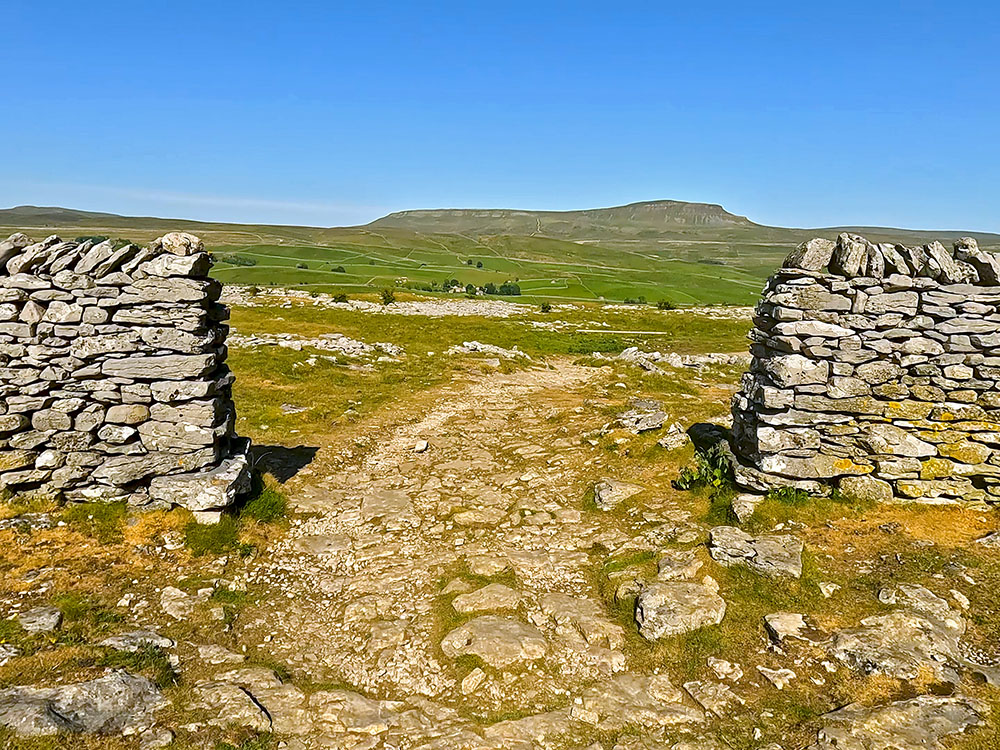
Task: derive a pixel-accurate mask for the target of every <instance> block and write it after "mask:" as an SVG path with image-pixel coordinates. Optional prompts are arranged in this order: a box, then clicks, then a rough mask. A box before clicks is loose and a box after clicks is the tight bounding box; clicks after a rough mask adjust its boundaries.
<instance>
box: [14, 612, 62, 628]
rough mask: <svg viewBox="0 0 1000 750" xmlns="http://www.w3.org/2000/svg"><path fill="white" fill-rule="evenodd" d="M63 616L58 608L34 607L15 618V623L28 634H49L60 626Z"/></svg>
mask: <svg viewBox="0 0 1000 750" xmlns="http://www.w3.org/2000/svg"><path fill="white" fill-rule="evenodd" d="M62 619H63V614H62V611H61V610H60V609H59V608H58V607H35V608H34V609H29V610H28V611H27V612H22V613H21V614H19V615H18V616H17V621H18V623H19V624H20V625H21V627H22V628H24V630H25V631H26V632H28V633H49V632H51V631H53V630H58V629H59V626H60V625H62Z"/></svg>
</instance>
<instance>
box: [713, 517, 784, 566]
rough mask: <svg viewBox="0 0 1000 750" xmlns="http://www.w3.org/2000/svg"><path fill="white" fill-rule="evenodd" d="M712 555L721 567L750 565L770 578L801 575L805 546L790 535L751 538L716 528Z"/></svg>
mask: <svg viewBox="0 0 1000 750" xmlns="http://www.w3.org/2000/svg"><path fill="white" fill-rule="evenodd" d="M708 544H709V547H708V549H709V552H710V554H711V555H712V558H713V559H715V560H716V561H717V562H719V563H720V564H722V565H725V566H727V567H728V566H730V565H738V564H742V565H747V566H748V567H750V568H752V569H753V570H756V571H757V572H758V573H762V574H764V575H766V576H770V577H772V578H773V577H779V576H790V577H792V578H799V577H800V576H801V575H802V542H801V541H799V540H798V539H796V538H795V537H794V536H791V535H789V534H765V535H762V536H759V537H752V536H750V535H749V534H747V533H746V532H744V531H742V530H740V529H738V528H736V527H735V526H716V527H715V528H714V529H712V531H711V533H710V534H709V543H708Z"/></svg>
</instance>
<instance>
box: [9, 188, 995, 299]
mask: <svg viewBox="0 0 1000 750" xmlns="http://www.w3.org/2000/svg"><path fill="white" fill-rule="evenodd" d="M0 227H2V228H4V229H5V230H7V231H8V233H9V232H12V231H15V230H23V231H25V232H26V233H27V234H28V235H29V236H32V237H42V236H45V235H48V234H53V233H58V234H63V235H65V236H67V237H77V236H83V235H106V236H114V237H125V238H127V239H130V240H133V241H136V242H145V241H148V240H150V239H152V238H154V237H156V236H158V235H160V234H163V233H164V232H167V231H172V230H186V231H190V232H193V233H195V234H198V235H199V236H200V237H201V238H202V239H203V240H204V241H205V243H206V245H207V246H208V247H209V249H210V250H212V252H213V253H214V254H215V255H216V258H217V259H218V261H219V262H218V264H217V266H216V269H215V275H216V276H217V277H218V278H219V279H221V280H222V281H225V282H230V283H245V284H255V285H258V286H263V285H268V284H277V285H284V286H304V287H308V288H310V289H316V290H322V291H334V290H335V291H344V292H346V293H349V294H351V293H366V292H367V293H371V292H375V291H377V290H378V289H380V288H383V287H392V286H403V287H407V288H410V289H413V290H415V291H424V292H428V293H432V291H431V290H432V284H437V285H439V284H440V283H441V282H442V281H444V280H446V279H457V280H458V281H459V282H461V284H463V285H465V284H468V283H471V284H474V285H476V286H482V285H484V284H486V283H488V282H493V283H495V284H500V283H502V282H504V281H508V280H511V281H514V280H516V281H517V283H518V284H519V286H520V288H521V290H522V296H521V297H520V299H521V300H523V301H525V302H538V301H543V300H553V301H555V300H560V299H563V300H581V301H587V300H599V299H606V300H616V301H621V300H625V299H629V298H631V299H638V298H644V299H646V300H648V301H650V302H655V301H657V300H660V299H669V300H670V301H672V302H674V303H675V304H680V305H686V304H750V303H752V302H754V301H755V300H756V299H757V296H758V294H759V292H760V288H761V285H762V283H763V281H764V279H765V278H767V276H768V275H769V274H770V273H771V272H772V271H773V270H774V268H775V267H777V266H778V265H779V264H780V262H781V260H782V258H784V256H785V255H786V254H787V253H788V251H789V250H790V249H791V248H792V247H794V246H795V245H796V244H798V243H799V242H801V241H803V240H804V239H807V238H809V237H814V236H825V237H835V236H836V235H837V234H838V233H839V232H841V231H845V230H847V231H856V232H859V233H861V234H865V235H866V236H868V237H869V238H871V239H872V240H875V241H897V242H912V243H916V242H927V241H930V240H932V239H940V240H942V241H950V240H952V239H954V238H956V237H958V236H961V235H963V234H971V235H972V236H974V237H976V238H977V239H978V240H979V242H980V244H981V245H983V246H985V247H991V248H997V249H1000V235H997V234H987V233H981V232H979V233H977V232H972V233H969V232H958V231H940V232H928V231H913V230H905V229H889V228H882V227H826V228H821V229H787V228H782V227H769V226H764V225H761V224H756V223H754V222H752V221H750V220H749V219H747V218H746V217H743V216H737V215H735V214H732V213H729V212H728V211H726V210H725V209H723V208H722V207H721V206H718V205H714V204H706V203H686V202H682V201H666V200H665V201H650V202H643V203H633V204H629V205H627V206H617V207H611V208H600V209H588V210H582V211H522V210H509V209H442V210H421V211H400V212H397V213H392V214H389V215H388V216H385V217H382V218H380V219H377V220H375V221H373V222H371V223H370V224H367V225H364V226H357V227H335V228H323V227H302V226H280V225H268V224H259V225H257V224H226V223H213V222H201V221H188V220H184V219H162V218H156V217H129V216H119V215H117V214H110V213H95V212H89V211H78V210H74V209H67V208H58V207H35V206H19V207H16V208H12V209H2V210H0Z"/></svg>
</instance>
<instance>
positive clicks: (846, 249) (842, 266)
mask: <svg viewBox="0 0 1000 750" xmlns="http://www.w3.org/2000/svg"><path fill="white" fill-rule="evenodd" d="M871 247H872V246H871V244H870V243H869V242H868V240H866V239H865V238H864V237H860V236H858V235H856V234H849V233H847V232H844V233H843V234H841V235H840V236H838V237H837V245H836V247H835V248H834V251H833V256H832V258H831V260H830V273H835V274H838V275H840V276H846V277H847V278H852V277H855V276H857V275H858V274H859V273H860V272H861V271H862V269H863V268H864V264H865V262H866V260H867V259H868V252H869V249H870V248H871Z"/></svg>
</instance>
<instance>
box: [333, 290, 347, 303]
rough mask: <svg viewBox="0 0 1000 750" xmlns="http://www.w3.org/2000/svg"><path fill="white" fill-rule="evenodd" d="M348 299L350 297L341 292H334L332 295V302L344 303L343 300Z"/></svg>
mask: <svg viewBox="0 0 1000 750" xmlns="http://www.w3.org/2000/svg"><path fill="white" fill-rule="evenodd" d="M349 300H350V297H348V296H347V295H346V294H344V293H343V292H341V293H340V294H335V295H334V296H333V301H334V302H340V303H344V302H348V301H349Z"/></svg>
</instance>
